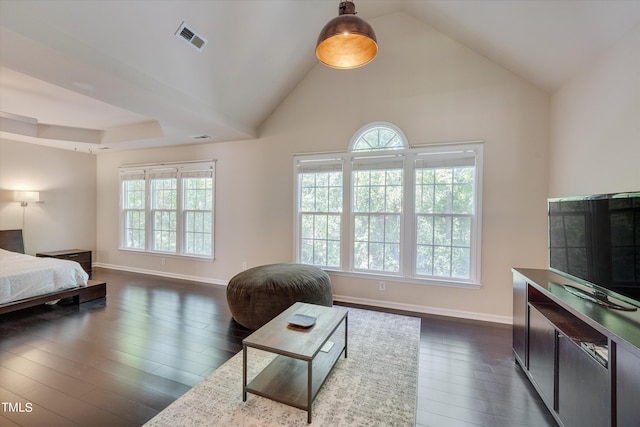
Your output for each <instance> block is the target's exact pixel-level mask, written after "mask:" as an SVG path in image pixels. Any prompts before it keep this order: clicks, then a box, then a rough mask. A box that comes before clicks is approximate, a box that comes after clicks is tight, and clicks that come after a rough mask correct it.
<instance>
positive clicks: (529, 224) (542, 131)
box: [97, 14, 549, 322]
mask: <svg viewBox="0 0 640 427" xmlns="http://www.w3.org/2000/svg"><path fill="white" fill-rule="evenodd" d="M370 22H371V24H372V25H373V26H374V28H375V30H376V34H377V36H378V40H379V42H380V52H379V55H378V57H377V58H376V59H375V60H374V61H373V62H372V63H370V64H369V65H367V66H366V67H363V68H361V69H357V70H349V71H344V70H343V71H338V70H333V69H329V68H327V67H324V66H322V65H320V64H318V65H316V66H315V67H314V68H313V69H312V70H311V71H310V72H309V74H308V75H307V76H306V78H305V79H304V80H303V81H302V82H301V83H300V84H299V85H298V86H297V88H296V89H295V90H294V91H293V92H292V93H291V95H290V96H289V97H288V98H287V99H286V100H285V101H284V102H283V103H282V104H281V105H280V106H279V108H278V109H277V110H276V111H275V112H274V114H272V116H271V117H270V118H269V119H268V120H267V121H266V122H265V124H264V125H263V126H262V128H261V130H260V137H259V138H258V139H257V140H252V141H241V142H229V143H222V144H205V145H198V146H191V147H182V148H168V149H154V150H140V151H132V152H122V153H119V152H112V153H101V154H100V155H99V157H98V210H97V211H98V237H97V238H98V248H99V250H98V260H99V262H100V263H102V264H104V265H109V266H114V267H117V268H126V269H131V270H135V269H139V270H141V271H150V270H153V271H156V272H157V271H165V272H166V274H168V275H181V276H184V277H191V278H197V279H200V280H205V281H210V282H214V283H226V281H228V279H230V278H231V277H232V276H233V275H234V274H236V273H237V272H238V271H240V267H241V263H242V262H243V261H246V262H247V263H248V265H249V266H254V265H259V264H265V263H271V262H280V261H285V262H289V261H292V260H293V259H294V254H293V161H292V155H293V154H294V153H305V152H317V151H326V150H346V149H347V147H348V144H349V141H350V139H351V137H352V136H353V134H354V133H355V132H356V131H357V130H358V129H359V128H360V127H361V126H363V125H365V124H367V123H369V122H372V121H377V120H383V121H388V122H392V123H394V124H396V125H398V126H399V127H400V128H401V129H402V130H403V131H404V132H405V134H406V135H407V137H408V139H409V142H410V143H411V144H425V143H435V142H442V141H464V140H478V139H481V140H485V141H486V142H485V152H484V156H485V163H484V188H483V195H484V197H483V230H482V237H483V251H482V284H483V286H482V288H481V289H479V290H468V289H459V288H447V287H439V286H430V285H416V284H408V283H402V282H393V281H389V280H388V281H387V286H386V291H385V292H380V291H378V290H377V288H378V286H377V280H365V279H353V278H347V277H344V276H333V278H332V279H333V284H334V288H335V289H334V290H335V293H336V294H337V295H339V296H340V297H341V298H343V299H347V300H351V301H356V302H375V301H378V302H380V301H382V304H384V305H388V306H393V307H398V308H406V309H411V310H419V311H424V312H434V313H442V314H451V315H460V316H466V317H474V318H484V319H489V320H497V321H507V322H508V321H510V317H511V311H512V308H511V307H512V281H511V271H510V269H511V267H512V266H527V267H542V268H543V267H545V266H546V197H547V193H546V191H547V187H548V182H547V176H548V170H547V159H548V137H549V122H548V118H549V96H548V95H547V94H545V93H544V92H542V91H541V90H539V89H537V88H535V87H534V86H532V85H531V84H529V83H527V82H525V81H523V80H522V79H520V78H518V77H517V76H515V75H513V74H512V73H510V72H508V71H506V70H505V69H503V68H502V67H500V66H498V65H496V64H495V63H492V62H491V61H489V60H487V59H486V58H484V57H482V56H480V55H478V54H476V53H474V52H473V51H471V50H469V49H467V48H466V47H464V46H462V45H460V44H458V43H457V42H455V41H453V40H451V39H450V38H448V37H445V36H443V35H442V34H440V33H438V32H437V31H435V30H433V29H431V28H430V27H428V26H426V25H424V24H422V23H420V22H418V21H417V20H415V19H413V18H412V17H410V16H408V15H406V14H394V15H390V16H386V17H383V18H379V19H375V20H371V21H370ZM209 158H215V159H217V172H216V179H217V183H216V192H217V194H216V239H215V241H216V260H215V262H213V263H206V262H194V261H184V260H180V259H167V260H166V265H164V266H163V265H162V264H161V260H160V258H156V257H152V256H144V255H131V254H127V253H122V252H119V251H118V249H117V247H118V203H117V200H118V181H117V167H118V166H120V165H122V164H126V163H141V162H155V161H169V160H173V161H179V160H195V159H209Z"/></svg>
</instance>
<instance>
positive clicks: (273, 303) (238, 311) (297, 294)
mask: <svg viewBox="0 0 640 427" xmlns="http://www.w3.org/2000/svg"><path fill="white" fill-rule="evenodd" d="M297 301H300V302H306V303H310V304H319V305H325V306H328V307H331V306H332V305H333V289H332V287H331V279H330V278H329V275H328V274H327V273H325V272H324V271H323V270H321V269H319V268H318V267H314V266H312V265H306V264H269V265H262V266H259V267H253V268H250V269H248V270H245V271H243V272H241V273H238V274H236V275H235V276H234V277H233V278H232V279H231V280H230V281H229V285H228V286H227V303H228V304H229V309H230V310H231V314H232V316H233V318H234V319H235V320H236V322H238V323H239V324H241V325H242V326H244V327H246V328H249V329H258V328H260V327H261V326H262V325H264V324H265V323H267V322H268V321H269V320H271V319H273V318H274V317H276V316H277V315H278V314H280V313H282V312H283V311H284V310H286V309H287V308H289V307H290V306H291V305H292V304H293V303H295V302H297Z"/></svg>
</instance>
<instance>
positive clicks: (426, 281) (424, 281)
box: [323, 268, 482, 289]
mask: <svg viewBox="0 0 640 427" xmlns="http://www.w3.org/2000/svg"><path fill="white" fill-rule="evenodd" d="M323 270H324V271H326V272H327V274H329V275H332V276H341V277H355V278H358V279H368V280H384V281H387V282H398V283H411V284H416V285H429V286H443V287H448V288H462V289H480V288H481V287H482V284H481V283H478V282H470V281H469V282H463V281H454V280H437V279H430V278H415V277H404V276H393V275H387V274H379V273H363V272H353V271H342V270H330V269H326V268H325V269H323Z"/></svg>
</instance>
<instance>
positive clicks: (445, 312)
mask: <svg viewBox="0 0 640 427" xmlns="http://www.w3.org/2000/svg"><path fill="white" fill-rule="evenodd" d="M93 266H94V267H101V268H107V269H110V270H120V271H128V272H130V273H141V274H148V275H151V276H160V277H171V278H172V279H181V280H189V281H192V282H200V283H202V284H209V285H217V286H227V285H228V283H229V282H228V281H226V280H219V279H211V278H209V277H200V276H189V275H186V274H176V273H169V272H166V271H157V270H146V269H143V268H135V267H125V266H121V265H112V264H104V263H94V264H93ZM333 299H334V300H335V301H340V302H346V303H351V304H360V305H369V306H373V307H383V308H391V309H394V310H402V311H410V312H414V313H424V314H434V315H437V316H448V317H457V318H461V319H470V320H479V321H483V322H493V323H504V324H507V325H511V324H513V318H512V317H511V316H497V315H493V314H486V313H476V312H471V311H461V310H450V309H446V308H438V307H427V306H423V305H414V304H403V303H397V302H391V301H382V300H374V299H367V298H357V297H350V296H345V295H334V296H333Z"/></svg>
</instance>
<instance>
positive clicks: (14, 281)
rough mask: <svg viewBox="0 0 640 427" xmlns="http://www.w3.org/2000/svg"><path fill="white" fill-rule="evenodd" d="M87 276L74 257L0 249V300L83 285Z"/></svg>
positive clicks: (19, 298) (22, 297)
mask: <svg viewBox="0 0 640 427" xmlns="http://www.w3.org/2000/svg"><path fill="white" fill-rule="evenodd" d="M88 279H89V275H88V274H87V273H86V272H85V271H84V270H83V269H82V267H81V266H80V264H78V263H77V262H75V261H68V260H63V259H57V258H37V257H34V256H31V255H24V254H19V253H16V252H10V251H6V250H4V249H0V304H5V303H7V302H11V301H17V300H21V299H24V298H29V297H34V296H37V295H44V294H48V293H51V292H56V291H59V290H62V289H68V288H77V287H79V286H87V280H88Z"/></svg>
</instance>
